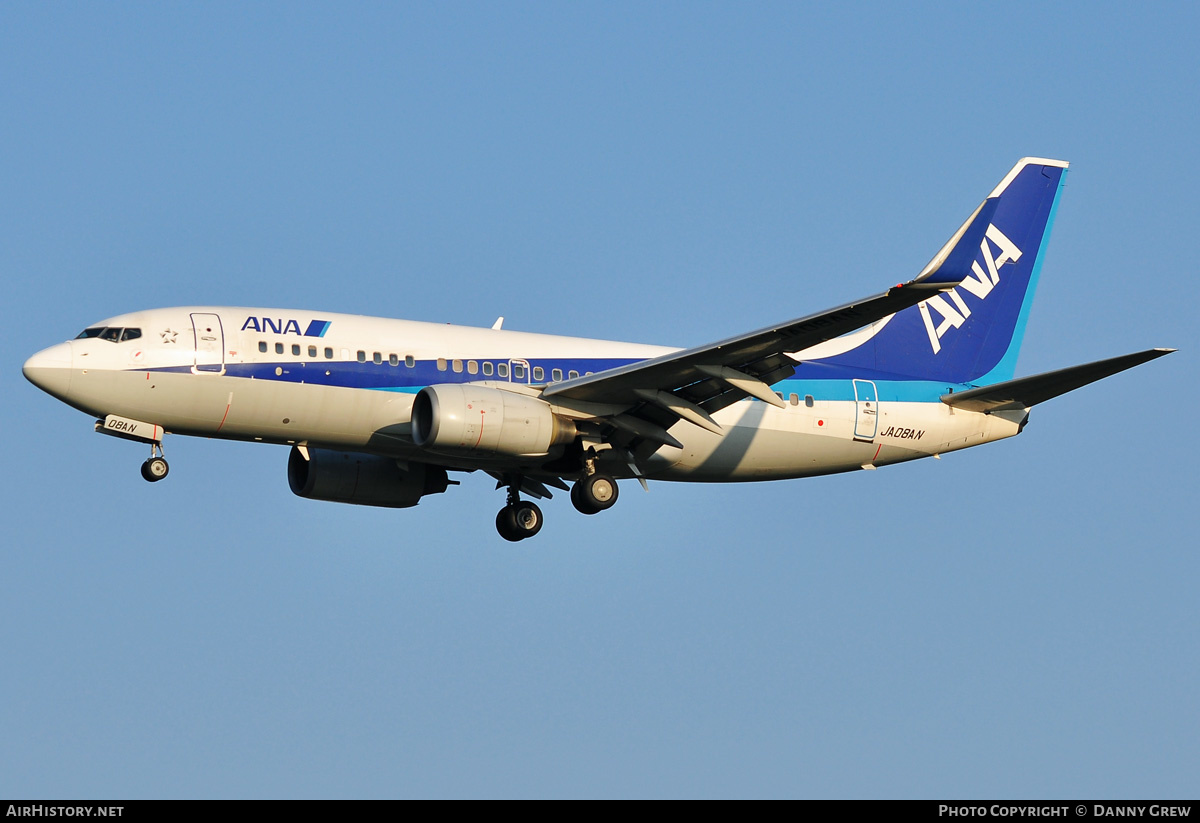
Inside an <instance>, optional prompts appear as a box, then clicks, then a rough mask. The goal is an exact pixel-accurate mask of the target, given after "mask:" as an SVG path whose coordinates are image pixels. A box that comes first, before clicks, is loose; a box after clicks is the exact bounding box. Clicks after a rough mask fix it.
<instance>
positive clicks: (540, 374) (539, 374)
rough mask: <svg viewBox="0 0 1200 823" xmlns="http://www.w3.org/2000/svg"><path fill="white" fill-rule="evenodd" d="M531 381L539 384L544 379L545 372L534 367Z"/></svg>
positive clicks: (539, 367)
mask: <svg viewBox="0 0 1200 823" xmlns="http://www.w3.org/2000/svg"><path fill="white" fill-rule="evenodd" d="M533 379H534V380H536V381H537V382H538V383H541V382H542V381H543V380H545V379H546V370H545V369H543V368H542V367H541V366H534V367H533Z"/></svg>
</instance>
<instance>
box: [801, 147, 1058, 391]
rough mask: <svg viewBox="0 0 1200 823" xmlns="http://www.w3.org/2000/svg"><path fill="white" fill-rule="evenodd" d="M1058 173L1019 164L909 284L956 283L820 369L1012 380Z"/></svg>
mask: <svg viewBox="0 0 1200 823" xmlns="http://www.w3.org/2000/svg"><path fill="white" fill-rule="evenodd" d="M1066 171H1067V163H1065V162H1063V161H1061V160H1046V159H1043V158H1038V157H1026V158H1024V159H1022V160H1021V161H1020V162H1018V163H1017V165H1016V166H1014V167H1013V169H1012V171H1010V172H1009V173H1008V174H1007V175H1005V177H1004V179H1003V180H1001V181H1000V184H999V185H997V186H996V188H995V189H994V190H993V191H992V193H991V194H990V195H988V198H987V199H986V200H985V201H984V203H983V204H982V205H981V206H980V207H979V208H978V209H976V211H975V212H974V213H973V214H972V215H971V217H970V218H968V220H967V222H966V223H964V224H963V226H962V228H960V229H959V230H958V232H956V233H955V235H954V236H953V237H952V238H951V239H950V242H948V243H947V244H946V245H945V246H944V247H943V248H942V249H941V251H939V252H938V254H937V255H935V256H934V258H933V260H931V261H930V262H929V265H927V266H926V267H925V269H924V270H923V271H922V272H921V275H920V276H919V277H918V279H921V280H928V281H931V282H959V281H961V282H960V283H959V285H958V286H956V287H954V288H953V289H951V290H949V291H947V292H945V293H943V294H939V295H936V296H934V297H931V298H929V299H928V300H926V301H923V302H922V303H920V304H919V305H917V306H914V307H913V308H911V309H905V310H904V311H902V312H898V313H897V314H895V315H893V316H892V317H891V318H890V319H887V320H884V321H881V322H880V323H878V324H877V325H876V333H875V334H873V335H871V336H870V337H869V339H867V340H865V341H864V342H863V344H862V345H860V346H858V347H857V348H855V349H852V350H850V351H847V352H845V353H844V354H840V355H836V356H833V357H830V358H828V359H825V360H823V361H821V362H824V363H829V364H831V365H845V366H852V367H859V368H866V369H871V370H873V371H877V372H885V373H891V374H895V375H898V376H904V377H909V378H916V379H921V380H932V381H938V382H946V383H975V384H980V385H985V384H988V383H995V382H999V381H1002V380H1008V379H1011V378H1012V376H1013V373H1014V369H1015V367H1016V361H1017V352H1018V351H1019V349H1020V346H1021V338H1022V336H1023V335H1024V333H1025V322H1026V319H1027V318H1028V315H1029V306H1030V303H1031V302H1032V300H1033V293H1034V291H1035V289H1036V287H1037V280H1038V274H1039V272H1040V270H1041V266H1042V258H1043V255H1044V252H1045V248H1046V241H1047V240H1048V239H1049V236H1050V226H1051V224H1052V223H1053V221H1054V212H1055V209H1056V207H1057V205H1058V197H1059V193H1060V192H1061V190H1062V185H1063V182H1064V180H1065V178H1066Z"/></svg>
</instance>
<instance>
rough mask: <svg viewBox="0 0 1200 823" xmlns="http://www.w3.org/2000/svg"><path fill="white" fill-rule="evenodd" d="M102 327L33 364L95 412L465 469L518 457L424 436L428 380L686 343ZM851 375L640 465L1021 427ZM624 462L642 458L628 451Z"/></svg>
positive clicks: (226, 326)
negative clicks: (420, 428) (420, 424)
mask: <svg viewBox="0 0 1200 823" xmlns="http://www.w3.org/2000/svg"><path fill="white" fill-rule="evenodd" d="M311 318H317V319H311ZM321 324H324V325H323V326H322V325H321ZM97 328H109V329H137V330H138V331H139V332H140V334H139V335H138V336H137V337H134V338H133V339H127V340H120V339H118V340H109V339H104V338H102V337H98V336H97V337H91V338H86V339H75V340H72V341H69V342H67V343H62V344H59V345H58V346H54V347H52V348H50V349H47V350H45V351H43V352H41V353H39V354H38V355H35V356H34V357H33V358H31V359H30V361H29V362H28V363H27V364H26V373H27V374H28V375H29V376H30V379H31V380H34V382H35V383H37V384H38V385H39V386H41V387H42V388H44V389H45V390H46V391H48V392H50V393H51V394H54V395H55V396H57V397H59V398H60V399H62V400H64V401H65V402H67V403H70V404H71V405H72V406H74V407H76V408H78V409H80V410H83V411H85V412H87V413H89V414H92V415H95V416H97V417H101V418H103V417H105V416H106V415H117V416H120V417H126V418H132V419H135V420H141V421H147V422H150V423H153V424H155V425H158V426H161V427H162V428H163V429H165V430H166V431H167V432H169V433H177V434H188V435H199V436H205V437H220V438H227V439H235V440H249V441H261V442H270V443H283V444H300V445H306V446H313V447H325V448H333V449H343V450H350V451H368V452H372V453H376V454H383V455H389V456H394V457H397V458H400V459H405V460H420V461H423V462H431V463H437V464H439V465H444V466H448V467H452V468H464V469H470V468H479V467H484V468H487V467H488V466H489V465H494V466H497V467H502V466H506V465H511V464H512V463H513V458H511V457H509V458H503V459H502V458H490V457H486V456H484V457H482V458H481V457H480V456H479V455H464V454H453V453H431V452H428V451H426V450H424V449H421V448H419V447H417V446H416V445H415V444H414V443H413V441H412V439H411V426H410V419H411V411H412V404H413V398H414V395H415V393H416V392H417V391H418V390H419V389H421V388H422V387H423V386H425V385H431V384H436V383H462V382H468V381H469V382H486V383H488V384H489V385H493V386H502V387H504V388H508V389H512V390H516V391H519V392H521V393H525V394H533V395H536V394H537V393H538V391H539V387H540V386H542V385H545V384H548V383H551V382H555V381H558V380H562V379H565V378H568V377H570V376H577V375H579V374H586V373H588V372H599V371H602V370H604V369H606V368H610V367H612V366H616V365H622V364H625V363H629V362H634V361H638V360H644V359H647V358H651V357H657V356H659V355H662V354H665V353H668V352H671V351H674V349H669V348H664V347H661V346H648V345H639V344H632V343H619V342H612V341H604V340H591V339H583V338H574V337H560V336H552V335H541V334H529V333H523V332H514V331H504V330H499V329H483V328H473V327H463V326H451V325H441V324H434V323H423V322H413V321H403V320H389V319H382V318H372V317H361V316H354V315H335V314H329V313H319V314H317V313H309V312H300V311H287V310H275V309H248V308H246V309H244V308H219V307H185V308H177V309H160V310H154V311H145V312H136V313H132V314H127V315H122V316H120V317H114V318H111V319H109V320H106V321H103V322H102V323H101V324H98V326H97ZM110 336H116V335H110ZM810 354H815V352H812V353H806V354H805V356H806V357H807V356H809V355H810ZM798 357H799V355H798ZM851 382H852V381H850V380H838V381H831V380H817V381H813V380H807V381H804V380H785V381H782V382H781V383H778V384H776V385H775V386H774V387H773V388H774V389H775V390H776V391H777V392H779V394H780V395H781V396H782V397H783V398H784V400H785V405H784V408H782V409H781V408H777V407H775V406H772V405H770V404H768V403H765V402H762V401H760V400H743V401H740V402H737V403H734V404H733V405H731V406H729V407H727V408H725V409H722V410H720V411H718V412H716V413H715V415H714V418H715V420H716V421H717V423H719V424H720V426H721V427H722V428H723V429H724V434H721V435H718V434H714V433H712V432H709V431H706V430H705V429H703V428H700V427H698V426H696V425H693V424H692V423H689V422H684V421H681V422H679V423H677V424H675V425H674V426H673V427H672V428H671V429H670V434H671V435H672V436H673V437H674V438H675V439H677V440H678V441H679V442H680V443H681V444H682V446H683V447H682V448H676V447H673V446H663V447H662V448H660V449H659V450H658V451H657V452H655V453H654V454H653V455H652V456H651V457H650V458H649V459H648V460H646V461H645V464H644V466H643V467H642V469H643V473H644V474H645V475H646V476H648V477H654V478H659V479H665V480H687V481H710V482H712V481H716V482H719V481H748V480H769V479H778V478H787V477H804V476H812V475H821V474H829V473H834V472H843V471H849V470H854V469H860V468H874V467H876V466H882V465H887V464H890V463H897V462H902V461H906V460H912V459H916V458H919V457H926V456H930V455H935V454H939V453H941V452H948V451H953V450H955V449H961V448H966V447H968V446H974V445H979V444H981V443H986V442H990V441H993V440H998V439H1002V438H1005V437H1011V436H1012V435H1015V434H1017V433H1018V431H1019V430H1020V426H1021V423H1022V421H1023V420H1024V417H1025V414H1026V413H1025V412H1024V411H1020V412H1009V413H999V414H981V413H976V412H969V411H963V410H961V409H958V410H956V409H953V408H951V407H950V406H947V405H945V404H943V403H941V402H938V401H937V399H936V396H935V397H930V398H929V399H928V400H912V399H898V398H895V397H893V396H892V395H891V394H890V393H889V391H888V388H887V386H886V385H885V384H886V382H887V381H879V380H875V381H874V382H869V381H863V380H857V381H853V382H854V383H856V384H867V385H869V386H870V389H869V391H867V390H864V389H863V388H862V387H861V386H859V385H855V386H854V387H851V386H850V385H849V384H850V383H851ZM834 383H837V384H838V385H836V386H834V385H826V384H834ZM847 397H848V398H849V399H846V398H847ZM864 398H865V399H864ZM551 402H553V401H551ZM570 412H571V413H572V414H574V415H576V416H578V415H579V414H581V413H584V414H586V410H584V411H583V412H581V411H580V409H579V408H577V407H570ZM518 462H521V461H518ZM527 462H528V465H530V466H533V465H535V464H536V461H532V462H529V461H527ZM612 469H613V473H614V474H616V475H617V476H622V475H623V476H629V475H630V473H631V470H630V469H629V468H627V467H624V466H623V465H622V464H620V463H619V462H618V463H617V464H615V465H613V466H612Z"/></svg>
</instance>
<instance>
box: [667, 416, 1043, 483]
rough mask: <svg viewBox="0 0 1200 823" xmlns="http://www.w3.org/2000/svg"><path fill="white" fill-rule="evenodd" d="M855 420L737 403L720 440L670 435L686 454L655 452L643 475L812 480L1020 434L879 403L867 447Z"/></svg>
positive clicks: (989, 423)
mask: <svg viewBox="0 0 1200 823" xmlns="http://www.w3.org/2000/svg"><path fill="white" fill-rule="evenodd" d="M735 410H736V411H735ZM854 413H855V408H854V404H853V403H851V402H836V401H827V402H820V401H818V402H816V403H814V405H813V406H812V407H807V406H788V407H787V408H786V409H776V408H774V407H772V406H769V405H768V404H766V403H761V402H745V403H739V404H737V405H735V406H732V407H730V408H729V409H727V410H725V412H724V413H723V414H722V415H719V416H718V417H717V420H718V422H720V423H721V425H722V426H723V427H725V429H726V433H725V435H724V436H718V435H715V434H712V433H710V432H707V431H704V430H702V429H699V428H697V427H695V426H692V425H690V424H686V423H683V424H679V425H677V426H675V427H673V428H672V429H671V433H672V434H673V435H674V436H675V437H677V438H678V439H679V440H680V441H681V442H682V443H683V445H684V448H683V449H675V448H671V447H664V448H663V449H660V450H659V451H658V452H657V453H656V454H655V455H654V457H653V458H652V459H651V461H650V465H649V466H648V471H650V472H651V474H652V476H655V477H659V478H662V479H673V480H674V479H678V480H690V481H711V482H722V481H751V480H769V479H782V478H789V477H811V476H816V475H822V474H834V473H837V472H845V471H854V470H857V469H862V468H864V467H868V466H876V467H877V466H884V465H888V464H891V463H901V462H905V461H908V460H915V459H917V458H920V457H928V456H930V455H933V454H939V453H942V452H948V451H954V450H957V449H960V448H966V447H968V446H973V445H977V444H979V443H984V442H988V441H991V440H998V439H1002V438H1004V437H1011V436H1012V435H1014V434H1016V433H1017V432H1018V430H1019V420H1014V419H1006V418H1004V417H1002V416H1000V415H984V414H979V413H974V412H966V413H964V412H962V411H956V410H952V409H951V408H950V407H948V406H946V405H945V404H943V403H940V402H933V403H913V402H890V403H888V402H883V403H880V405H879V421H878V427H877V430H876V435H875V436H874V437H873V438H871V439H869V440H866V439H863V438H861V437H860V438H856V437H855V422H854ZM1010 417H1011V416H1010Z"/></svg>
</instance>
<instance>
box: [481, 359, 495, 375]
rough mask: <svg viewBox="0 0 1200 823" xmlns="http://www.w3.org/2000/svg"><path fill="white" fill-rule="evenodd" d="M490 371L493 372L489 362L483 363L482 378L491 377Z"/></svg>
mask: <svg viewBox="0 0 1200 823" xmlns="http://www.w3.org/2000/svg"><path fill="white" fill-rule="evenodd" d="M492 371H493V368H492V364H491V363H490V362H488V361H487V360H485V361H483V376H484V377H491V376H492Z"/></svg>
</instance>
